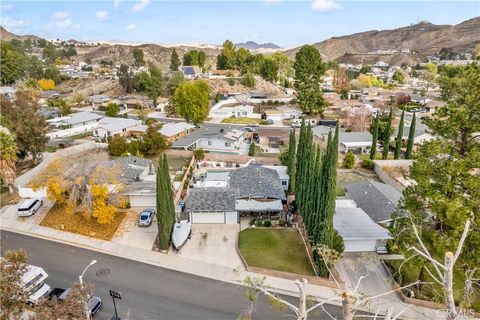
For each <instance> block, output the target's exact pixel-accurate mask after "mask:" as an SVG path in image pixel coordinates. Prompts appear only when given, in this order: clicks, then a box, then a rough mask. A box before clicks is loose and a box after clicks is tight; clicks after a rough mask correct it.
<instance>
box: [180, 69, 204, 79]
mask: <svg viewBox="0 0 480 320" xmlns="http://www.w3.org/2000/svg"><path fill="white" fill-rule="evenodd" d="M182 72H183V75H184V76H185V79H189V80H190V79H195V78H196V77H198V76H200V75H201V74H202V70H200V67H199V66H183V67H182Z"/></svg>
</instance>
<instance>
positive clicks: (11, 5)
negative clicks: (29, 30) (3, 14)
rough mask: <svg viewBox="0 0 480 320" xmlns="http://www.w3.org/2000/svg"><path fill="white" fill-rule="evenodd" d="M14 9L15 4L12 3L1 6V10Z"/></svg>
mask: <svg viewBox="0 0 480 320" xmlns="http://www.w3.org/2000/svg"><path fill="white" fill-rule="evenodd" d="M12 9H13V4H11V3H5V4H2V5H1V6H0V10H1V11H8V10H12Z"/></svg>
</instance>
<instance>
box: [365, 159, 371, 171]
mask: <svg viewBox="0 0 480 320" xmlns="http://www.w3.org/2000/svg"><path fill="white" fill-rule="evenodd" d="M362 166H363V167H364V168H365V169H369V170H373V160H371V159H363V162H362Z"/></svg>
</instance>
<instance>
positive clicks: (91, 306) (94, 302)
mask: <svg viewBox="0 0 480 320" xmlns="http://www.w3.org/2000/svg"><path fill="white" fill-rule="evenodd" d="M70 290H72V289H71V288H68V289H62V288H54V289H53V290H52V291H51V292H50V296H49V300H52V299H53V298H54V297H56V298H57V299H58V301H60V302H61V301H64V300H65V299H66V298H67V295H68V294H69V293H70ZM101 308H102V299H100V298H99V297H97V296H91V297H90V299H89V300H88V310H89V311H90V317H93V316H94V315H96V314H97V313H98V311H100V309H101Z"/></svg>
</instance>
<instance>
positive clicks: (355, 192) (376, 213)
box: [345, 180, 402, 225]
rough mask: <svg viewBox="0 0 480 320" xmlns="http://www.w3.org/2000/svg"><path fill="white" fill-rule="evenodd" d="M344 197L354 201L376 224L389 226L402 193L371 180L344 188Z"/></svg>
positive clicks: (387, 185)
mask: <svg viewBox="0 0 480 320" xmlns="http://www.w3.org/2000/svg"><path fill="white" fill-rule="evenodd" d="M345 190H346V197H347V198H349V199H352V200H353V201H355V203H356V205H357V206H358V207H360V208H361V209H362V210H363V211H365V213H366V214H367V215H368V216H369V217H370V218H371V219H372V220H373V221H374V222H376V223H379V224H382V225H389V224H390V223H391V221H392V213H393V212H394V211H395V209H396V207H397V205H398V202H399V201H400V199H401V198H402V193H401V192H400V191H399V190H397V189H396V188H394V187H393V186H391V185H389V184H386V183H381V182H376V181H372V180H362V181H358V182H354V183H351V184H347V185H346V186H345Z"/></svg>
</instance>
